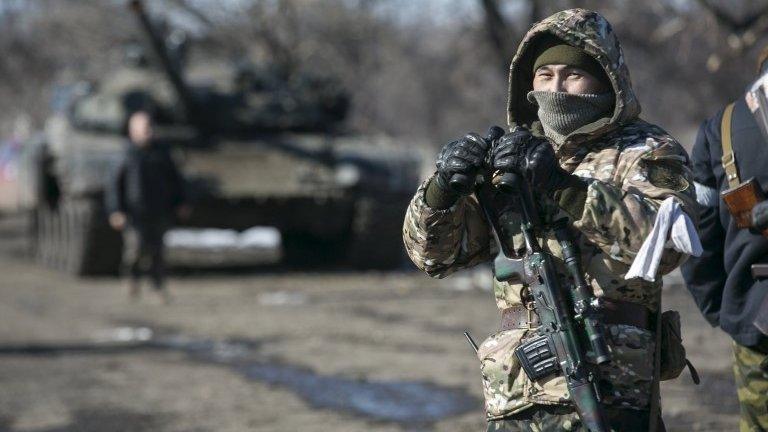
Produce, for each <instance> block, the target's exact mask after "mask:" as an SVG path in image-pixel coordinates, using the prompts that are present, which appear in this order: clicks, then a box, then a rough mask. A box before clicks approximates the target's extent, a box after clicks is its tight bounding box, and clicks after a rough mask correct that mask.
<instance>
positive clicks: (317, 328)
mask: <svg viewBox="0 0 768 432" xmlns="http://www.w3.org/2000/svg"><path fill="white" fill-rule="evenodd" d="M0 275H2V276H0V431H25V432H33V431H34V432H59V431H201V432H202V431H250V430H252V431H281V432H284V431H401V430H408V431H416V430H435V431H480V430H484V421H483V417H482V412H481V384H480V376H479V373H478V362H477V360H476V359H475V358H474V356H473V354H472V353H471V351H470V348H469V346H468V345H467V343H466V341H465V340H464V338H463V335H462V332H463V331H464V330H469V331H471V333H472V334H473V335H474V336H475V338H476V339H482V336H484V335H486V334H488V333H490V332H492V331H493V329H494V328H495V326H496V324H497V311H496V310H495V307H494V304H493V301H492V298H491V296H492V295H491V293H490V292H488V291H484V290H481V289H478V288H476V287H474V286H473V279H471V277H470V276H466V277H464V278H457V279H453V280H451V279H449V280H445V281H435V280H430V279H428V278H427V277H425V276H423V275H421V274H418V273H407V272H406V273H365V274H360V273H343V272H330V273H302V274H295V273H286V272H281V271H261V272H254V273H250V274H242V273H241V274H222V273H214V274H203V275H195V276H176V277H174V278H172V280H171V288H172V289H173V291H174V294H175V302H174V304H172V305H170V306H168V307H164V306H160V305H159V304H155V303H157V302H155V301H154V300H155V299H154V298H153V297H152V296H151V295H149V294H152V293H146V294H147V295H146V296H145V297H144V298H143V299H142V301H141V302H139V303H138V304H132V303H131V302H129V301H128V299H127V298H126V297H125V295H124V292H123V291H122V290H121V285H120V283H119V281H117V280H115V279H88V280H83V281H79V280H74V279H71V278H68V277H65V276H62V275H60V274H57V273H54V272H49V271H46V270H40V269H38V268H36V267H33V266H31V265H30V264H27V263H25V262H23V261H19V260H17V259H16V258H13V257H9V256H8V254H5V255H2V256H0ZM665 303H666V307H668V308H673V309H678V310H680V311H681V312H682V314H683V319H684V338H685V341H686V344H687V347H688V350H689V357H690V358H691V359H692V361H693V362H694V363H695V364H696V366H697V367H698V369H699V372H700V373H701V377H702V381H703V382H702V385H701V386H699V387H696V386H694V385H693V384H692V382H691V379H690V378H689V377H688V375H687V372H685V373H684V375H683V376H682V377H681V378H680V379H678V380H676V381H674V382H671V383H665V384H664V387H663V391H664V398H665V401H664V413H665V419H666V421H667V424H668V430H671V431H732V430H736V426H735V425H736V414H735V413H736V412H737V406H736V402H735V390H734V387H733V382H732V381H733V380H732V378H731V370H730V365H729V361H730V351H729V349H730V347H729V342H728V339H727V338H726V337H725V336H724V335H723V334H722V333H721V332H719V331H717V330H713V329H711V328H710V327H709V326H708V325H707V324H706V323H705V322H704V320H703V319H702V318H701V317H700V315H699V314H698V312H697V311H695V309H694V308H693V304H692V302H691V300H690V299H689V298H688V296H687V295H686V293H685V292H684V289H683V288H682V287H681V286H679V284H675V283H674V280H673V281H672V283H670V284H669V287H668V289H667V290H666V292H665Z"/></svg>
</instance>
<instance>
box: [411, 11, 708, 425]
mask: <svg viewBox="0 0 768 432" xmlns="http://www.w3.org/2000/svg"><path fill="white" fill-rule="evenodd" d="M543 33H553V34H555V35H557V36H559V37H561V38H563V39H565V40H567V41H568V42H569V43H572V44H574V45H576V46H579V47H583V48H584V49H585V50H587V52H588V53H590V54H592V55H594V56H595V57H596V59H598V61H599V62H600V64H602V65H603V66H604V68H605V69H606V73H607V75H608V76H609V78H610V79H611V83H612V87H613V89H614V92H615V94H616V103H615V110H614V113H613V114H612V116H611V118H610V119H603V120H598V121H596V122H595V123H593V124H591V125H586V126H584V127H582V128H580V129H578V130H577V131H575V132H573V133H572V134H571V135H569V136H568V138H566V140H565V142H564V143H563V144H562V145H560V146H557V148H556V153H557V155H558V158H559V162H560V165H561V166H562V167H563V168H564V169H565V170H566V171H568V172H571V173H573V174H574V175H577V176H579V177H581V178H583V179H584V180H585V181H587V182H588V184H589V186H588V194H587V200H586V203H585V206H584V211H583V214H582V215H581V217H579V218H578V219H577V220H573V221H572V225H573V227H574V228H575V230H574V231H576V232H577V233H579V235H578V238H577V239H576V241H577V243H578V244H579V247H580V251H581V254H582V257H581V258H582V263H583V265H584V270H585V272H586V278H587V281H588V283H589V284H590V285H591V287H592V289H593V291H594V293H595V295H597V296H599V297H607V298H612V299H617V300H623V301H629V302H634V303H639V304H641V305H643V306H646V307H647V308H649V309H650V310H651V311H657V309H658V306H659V301H660V298H661V278H660V277H657V279H656V281H655V282H647V281H644V280H641V279H632V280H625V279H624V275H625V274H626V272H627V271H628V269H629V267H630V265H631V264H632V261H633V259H634V257H635V256H636V254H637V252H638V250H639V248H640V246H641V245H642V243H643V241H644V239H645V238H646V237H647V235H648V233H649V231H650V230H651V228H652V227H653V224H654V222H655V219H656V212H657V209H658V208H659V205H660V204H661V202H662V201H663V200H665V199H666V198H668V197H674V198H675V199H676V200H678V201H679V202H680V204H681V206H682V208H683V209H684V210H685V211H686V212H687V213H688V214H689V215H691V218H692V219H693V220H694V221H695V220H696V214H697V212H696V211H695V208H696V207H695V206H696V204H695V198H694V196H695V195H694V191H693V187H692V185H693V180H692V175H691V171H690V162H689V159H688V155H687V153H686V152H685V150H684V149H683V148H682V147H681V146H680V145H679V144H678V143H677V142H676V141H675V140H674V139H673V138H672V137H670V136H669V135H668V134H667V133H666V132H665V131H664V130H662V129H661V128H659V127H657V126H654V125H651V124H649V123H647V122H645V121H643V120H640V119H639V118H637V115H638V114H639V112H640V106H639V103H638V102H637V99H636V98H635V97H634V94H633V92H632V89H631V86H630V81H629V75H628V72H627V69H626V66H625V65H624V60H623V55H622V54H621V49H620V47H619V45H618V42H617V41H616V39H615V37H614V35H613V32H612V30H611V28H610V25H609V24H608V23H607V21H605V19H604V18H602V17H601V16H600V15H598V14H596V13H594V12H590V11H585V10H583V9H572V10H568V11H564V12H560V13H557V14H555V15H553V16H552V17H550V18H547V19H545V20H544V21H542V22H540V23H538V24H536V25H534V27H533V29H532V30H531V32H529V33H528V34H527V35H526V36H525V38H524V40H523V43H522V45H521V47H520V49H519V50H518V53H517V55H516V56H515V59H514V60H513V62H512V66H511V73H512V74H511V80H512V82H511V84H510V103H509V119H510V127H514V126H515V125H516V124H518V123H517V122H519V124H525V122H526V121H531V122H532V123H531V124H530V127H531V129H532V130H533V131H536V130H537V129H540V123H539V122H537V121H536V120H535V119H532V118H531V119H528V118H526V115H528V114H526V109H527V108H525V105H524V104H525V103H527V101H525V92H523V91H522V90H520V89H521V88H523V87H524V86H523V84H524V83H525V82H526V81H525V80H526V79H527V80H528V81H527V83H528V85H529V84H530V76H529V75H530V74H529V72H530V68H528V69H526V67H523V66H521V65H523V64H528V63H530V61H531V59H530V58H528V57H527V55H528V51H527V47H529V46H530V45H531V44H532V43H534V42H535V38H536V37H537V35H540V34H543ZM526 71H527V72H526ZM526 74H528V75H526ZM518 85H519V86H520V88H518ZM517 99H520V100H517ZM533 115H535V111H534V112H533ZM428 181H429V180H427V181H425V182H424V183H423V184H422V186H421V187H420V188H419V189H418V191H417V192H416V195H415V196H414V198H413V200H412V201H411V204H410V206H409V208H408V211H407V214H406V217H405V223H404V227H403V239H404V243H405V248H406V251H407V253H408V255H409V256H410V258H411V260H412V261H413V262H414V264H415V265H416V266H417V267H418V268H420V269H422V270H424V271H425V272H426V273H428V274H429V275H431V276H435V277H441V278H442V277H446V276H448V275H450V274H451V273H453V272H455V271H457V270H460V269H463V268H468V267H472V266H474V265H476V264H479V263H482V262H488V261H490V259H491V256H492V255H493V254H494V253H495V251H494V249H495V248H496V245H495V242H494V241H492V240H491V238H492V237H491V236H490V233H489V227H488V224H487V223H486V221H485V219H484V216H483V214H482V211H481V209H480V208H479V205H478V203H477V200H476V198H475V197H474V196H467V197H463V198H460V199H459V200H458V201H457V203H456V204H455V205H454V206H453V207H451V208H449V209H445V210H437V209H432V208H430V207H429V206H428V205H427V204H426V202H425V200H424V190H425V185H426V184H427V182H428ZM495 204H496V200H494V205H495ZM542 205H543V207H544V212H543V217H544V218H545V219H549V220H554V219H555V218H559V217H562V216H565V215H566V214H565V212H564V211H562V210H561V209H558V208H557V205H556V204H554V203H553V202H551V201H548V200H547V201H544V202H543V204H542ZM510 235H511V236H512V237H513V247H514V249H519V248H520V247H522V245H523V241H522V238H521V236H520V235H519V232H511V233H510ZM540 242H541V243H542V244H543V245H544V246H545V247H546V248H547V249H549V251H550V252H551V253H552V255H553V256H554V257H555V258H556V260H555V261H556V265H557V266H558V267H559V270H560V272H561V273H562V274H565V273H566V272H565V270H564V266H563V263H562V260H561V257H562V253H561V251H560V247H559V244H558V243H557V241H556V240H555V239H554V238H553V236H551V235H549V236H548V237H546V238H540ZM685 258H686V256H685V255H684V254H681V253H679V252H677V251H675V250H673V249H665V252H664V254H663V256H662V261H661V264H660V266H659V275H658V276H661V275H662V274H666V273H668V272H670V271H671V270H673V269H674V268H675V267H677V266H678V265H679V264H681V263H682V261H683V260H684V259H685ZM494 295H495V298H496V304H497V306H498V307H499V309H502V310H503V309H506V308H508V307H511V306H514V305H519V304H521V303H522V302H523V299H524V298H526V296H527V288H526V287H525V286H524V285H523V284H521V283H517V282H516V281H506V282H501V281H494ZM531 335H532V332H531V331H529V330H511V331H505V332H501V333H497V334H494V335H492V336H490V337H489V338H488V339H486V340H485V341H484V342H483V343H482V344H481V346H480V350H479V352H478V357H479V359H480V361H481V369H482V374H483V382H484V391H485V399H486V413H487V416H488V418H489V419H501V418H505V417H507V416H509V415H511V414H515V413H519V412H522V411H524V410H526V409H529V408H531V407H533V406H542V405H548V406H552V405H556V406H564V405H565V406H567V405H568V404H569V403H570V401H569V398H568V391H567V388H566V386H565V381H564V379H563V378H562V377H553V378H549V379H546V380H544V381H541V382H536V383H532V382H531V381H530V380H529V379H528V378H527V376H525V374H524V373H522V372H521V370H520V366H519V364H518V363H517V360H516V359H515V357H514V356H513V355H512V354H511V353H512V350H514V349H515V348H516V347H517V346H518V345H519V344H520V343H521V342H522V341H524V340H525V339H526V338H527V337H529V336H531ZM655 339H656V337H655V334H653V333H652V332H650V331H647V330H644V329H640V328H636V327H632V326H628V325H618V326H615V325H611V326H608V343H609V346H610V347H611V349H612V350H613V362H612V364H611V365H610V366H608V367H605V368H603V379H602V380H601V383H600V384H601V390H602V395H603V402H605V403H607V404H610V405H612V406H617V407H625V408H631V409H636V410H647V409H648V407H649V400H650V394H651V391H652V381H653V366H654V360H653V359H654V348H655Z"/></svg>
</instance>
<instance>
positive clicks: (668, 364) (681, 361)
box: [658, 310, 699, 384]
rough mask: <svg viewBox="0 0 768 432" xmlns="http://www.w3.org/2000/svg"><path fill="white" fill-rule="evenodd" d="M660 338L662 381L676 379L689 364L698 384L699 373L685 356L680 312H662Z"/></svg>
mask: <svg viewBox="0 0 768 432" xmlns="http://www.w3.org/2000/svg"><path fill="white" fill-rule="evenodd" d="M659 325H660V328H659V331H660V332H661V335H660V336H661V337H660V338H659V340H660V344H661V346H660V349H659V350H658V352H659V353H660V356H661V358H660V360H661V361H660V368H659V369H660V370H659V379H660V380H661V381H666V380H671V379H675V378H677V377H679V376H680V374H681V373H682V372H683V369H685V367H686V366H688V370H689V371H690V373H691V378H692V379H693V382H695V383H696V384H698V383H699V374H698V372H697V371H696V368H694V367H693V364H691V362H690V360H688V359H687V358H686V356H685V347H684V346H683V337H682V333H681V329H680V313H678V312H677V311H673V310H668V311H666V312H664V313H662V314H661V319H660V320H659Z"/></svg>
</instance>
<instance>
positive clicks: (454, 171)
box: [426, 133, 490, 209]
mask: <svg viewBox="0 0 768 432" xmlns="http://www.w3.org/2000/svg"><path fill="white" fill-rule="evenodd" d="M489 147H490V144H489V143H488V141H486V140H485V139H483V137H481V136H480V135H478V134H476V133H469V134H467V135H466V136H464V138H461V139H459V140H456V141H452V142H450V143H448V144H446V145H445V146H444V147H443V149H442V150H441V151H440V154H439V155H438V157H437V162H436V163H435V165H437V175H436V176H435V179H434V181H432V182H431V183H430V184H429V186H427V191H426V201H427V205H429V206H430V207H434V208H440V209H442V208H448V207H450V206H452V205H453V204H454V203H455V202H456V200H458V199H459V197H460V196H462V195H469V194H470V193H472V188H471V185H472V184H473V183H474V181H475V177H476V176H477V173H478V171H479V170H480V169H481V168H482V167H483V166H484V164H485V159H486V156H487V154H488V148H489ZM452 179H453V180H463V183H462V184H456V183H454V184H451V180H452Z"/></svg>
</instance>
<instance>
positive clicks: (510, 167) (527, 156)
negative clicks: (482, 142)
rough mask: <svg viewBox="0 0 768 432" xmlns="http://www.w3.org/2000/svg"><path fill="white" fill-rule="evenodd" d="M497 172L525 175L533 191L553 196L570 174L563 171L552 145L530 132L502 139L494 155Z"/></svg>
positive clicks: (493, 160)
mask: <svg viewBox="0 0 768 432" xmlns="http://www.w3.org/2000/svg"><path fill="white" fill-rule="evenodd" d="M491 162H492V166H493V169H494V170H498V171H501V172H514V173H518V174H522V175H523V176H524V177H525V179H526V180H527V181H528V182H529V184H530V185H531V187H532V188H533V189H534V190H536V191H539V192H542V193H544V194H548V195H549V194H550V193H552V192H553V191H555V190H558V189H560V188H562V187H563V185H564V184H565V183H566V182H567V180H568V178H569V177H570V174H568V173H567V172H566V171H565V170H563V169H562V168H560V165H559V164H558V162H557V156H555V151H554V149H553V148H552V145H551V144H550V143H549V141H547V140H546V139H544V138H539V137H536V136H534V135H533V134H531V132H530V131H528V130H527V129H517V130H515V131H514V132H511V133H508V134H506V135H504V136H503V137H501V139H500V140H499V142H498V144H497V145H496V146H495V147H494V148H493V151H492V152H491Z"/></svg>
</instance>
